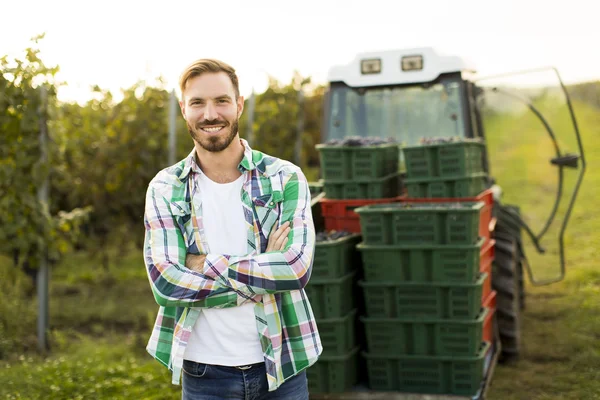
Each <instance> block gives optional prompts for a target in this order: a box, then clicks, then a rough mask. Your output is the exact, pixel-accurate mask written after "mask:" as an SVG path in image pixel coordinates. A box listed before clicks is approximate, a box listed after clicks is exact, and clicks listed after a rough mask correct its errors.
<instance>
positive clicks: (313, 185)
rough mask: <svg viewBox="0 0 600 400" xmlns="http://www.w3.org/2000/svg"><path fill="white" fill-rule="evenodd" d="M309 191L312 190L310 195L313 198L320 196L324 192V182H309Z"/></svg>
mask: <svg viewBox="0 0 600 400" xmlns="http://www.w3.org/2000/svg"><path fill="white" fill-rule="evenodd" d="M308 189H309V190H310V195H311V196H312V197H314V196H316V195H318V194H320V193H321V192H322V191H323V180H319V181H318V182H308Z"/></svg>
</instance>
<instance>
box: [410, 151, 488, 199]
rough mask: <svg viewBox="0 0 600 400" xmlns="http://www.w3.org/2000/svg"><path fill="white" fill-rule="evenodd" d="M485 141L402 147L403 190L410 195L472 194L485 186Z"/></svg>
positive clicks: (430, 196)
mask: <svg viewBox="0 0 600 400" xmlns="http://www.w3.org/2000/svg"><path fill="white" fill-rule="evenodd" d="M484 151H485V144H484V143H483V142H481V141H479V140H475V139H460V140H452V141H447V140H445V139H438V140H435V139H432V140H431V142H430V143H426V144H422V145H418V146H410V147H404V148H403V149H402V152H403V154H404V162H405V166H406V181H405V183H406V189H407V192H408V197H413V198H461V197H473V196H477V195H478V194H480V193H481V192H483V191H484V190H485V189H486V187H487V181H488V178H487V174H486V173H485V172H484V168H483V157H484Z"/></svg>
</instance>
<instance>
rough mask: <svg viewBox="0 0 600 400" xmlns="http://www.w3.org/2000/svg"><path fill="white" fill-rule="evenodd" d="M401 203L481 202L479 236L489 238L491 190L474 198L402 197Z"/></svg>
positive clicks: (492, 197) (491, 206) (492, 200)
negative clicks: (482, 204)
mask: <svg viewBox="0 0 600 400" xmlns="http://www.w3.org/2000/svg"><path fill="white" fill-rule="evenodd" d="M401 201H402V202H406V203H409V202H410V203H449V202H450V203H452V202H462V201H470V202H473V201H483V203H484V206H483V207H482V208H481V211H480V214H479V236H480V237H484V238H486V239H489V238H490V237H491V236H490V224H491V222H492V210H493V208H494V193H493V192H492V189H487V190H485V191H483V192H481V193H480V194H479V195H478V196H476V197H456V198H414V197H403V198H402V199H401Z"/></svg>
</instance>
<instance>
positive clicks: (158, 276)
mask: <svg viewBox="0 0 600 400" xmlns="http://www.w3.org/2000/svg"><path fill="white" fill-rule="evenodd" d="M144 224H145V228H146V235H145V242H144V261H145V264H146V272H147V274H148V279H149V282H150V286H151V288H152V293H153V294H154V298H155V299H156V302H157V303H158V304H159V305H161V306H164V307H173V306H175V307H179V306H183V307H228V306H229V307H231V306H235V305H238V304H240V302H243V301H244V300H245V298H242V299H240V298H239V296H238V293H237V292H236V291H235V290H234V289H232V287H231V285H228V284H227V282H226V281H225V280H223V279H214V278H212V277H209V276H207V275H205V274H202V273H199V272H196V271H192V270H191V269H188V268H186V266H185V258H186V252H187V246H186V243H185V240H184V237H183V234H182V232H181V231H180V229H179V225H178V223H177V221H176V219H175V217H173V213H172V211H171V209H170V205H169V202H168V201H167V200H166V199H165V198H164V197H162V196H161V195H159V194H158V193H156V191H155V190H154V189H153V188H152V186H150V188H149V189H148V193H147V196H146V209H145V216H144Z"/></svg>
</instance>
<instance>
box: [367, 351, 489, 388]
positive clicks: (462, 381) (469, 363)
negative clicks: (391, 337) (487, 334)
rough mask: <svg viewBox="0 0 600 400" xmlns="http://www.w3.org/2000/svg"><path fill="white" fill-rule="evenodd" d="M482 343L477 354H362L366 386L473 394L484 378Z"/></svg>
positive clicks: (485, 353) (484, 354) (485, 352)
mask: <svg viewBox="0 0 600 400" xmlns="http://www.w3.org/2000/svg"><path fill="white" fill-rule="evenodd" d="M489 348H490V344H489V343H484V344H483V345H482V346H481V347H480V349H479V352H478V353H477V355H476V356H470V357H468V356H463V357H457V356H408V355H395V354H394V355H391V354H388V355H375V354H364V353H363V354H364V356H365V358H366V359H367V372H368V375H369V387H370V388H371V389H373V390H382V391H386V390H388V391H389V390H391V391H399V392H408V393H429V394H455V395H462V396H474V395H475V394H477V392H478V391H479V389H480V387H481V382H482V381H483V377H484V369H485V357H486V355H487V353H488V350H489Z"/></svg>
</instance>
